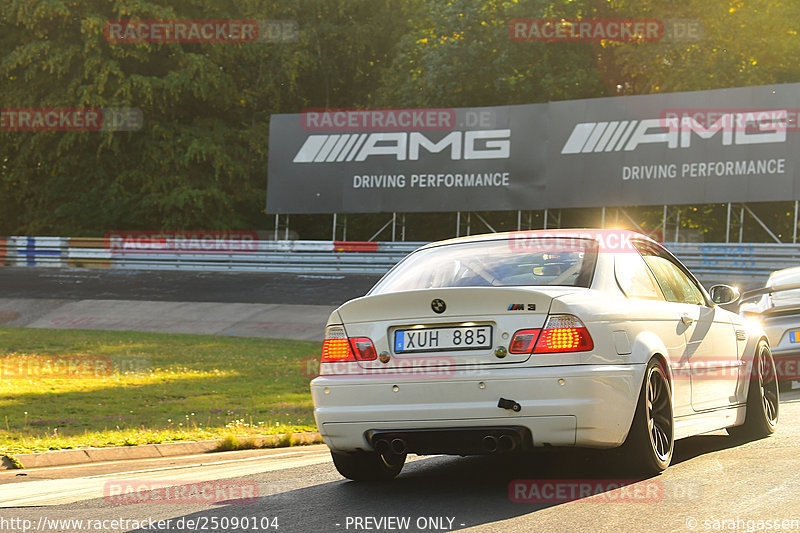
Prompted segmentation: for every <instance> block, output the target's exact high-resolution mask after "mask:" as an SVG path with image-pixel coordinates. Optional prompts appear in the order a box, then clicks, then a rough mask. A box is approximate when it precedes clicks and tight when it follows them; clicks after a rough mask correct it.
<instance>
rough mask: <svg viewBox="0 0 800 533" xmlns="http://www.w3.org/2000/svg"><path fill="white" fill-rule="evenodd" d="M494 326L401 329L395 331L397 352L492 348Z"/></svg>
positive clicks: (395, 349)
mask: <svg viewBox="0 0 800 533" xmlns="http://www.w3.org/2000/svg"><path fill="white" fill-rule="evenodd" d="M491 346H492V326H461V327H447V328H417V329H399V330H397V331H395V332H394V351H395V353H408V352H432V351H443V350H480V349H485V348H491Z"/></svg>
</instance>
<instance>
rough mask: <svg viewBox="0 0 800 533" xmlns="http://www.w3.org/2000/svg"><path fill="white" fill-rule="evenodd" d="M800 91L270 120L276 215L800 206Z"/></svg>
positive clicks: (324, 113) (327, 113) (270, 194)
mask: <svg viewBox="0 0 800 533" xmlns="http://www.w3.org/2000/svg"><path fill="white" fill-rule="evenodd" d="M798 117H800V84H786V85H775V86H763V87H742V88H736V89H720V90H712V91H700V92H687V93H670V94H657V95H646V96H625V97H614V98H596V99H590V100H572V101H564V102H550V103H545V104H529V105H516V106H500V107H483V108H462V109H368V110H364V109H362V110H358V109H321V110H308V111H306V112H304V113H301V114H295V115H273V116H272V118H271V120H270V142H269V176H268V184H267V213H271V214H273V213H281V214H290V213H374V212H435V211H439V212H441V211H495V210H496V211H503V210H534V209H545V208H548V209H554V208H568V207H600V206H606V207H613V206H628V205H661V204H690V203H691V204H701V203H717V202H760V201H778V200H795V199H800V173H799V172H798V169H800V167H798V162H797V159H795V158H794V157H793V154H794V155H797V154H800V136H798V131H797V130H798Z"/></svg>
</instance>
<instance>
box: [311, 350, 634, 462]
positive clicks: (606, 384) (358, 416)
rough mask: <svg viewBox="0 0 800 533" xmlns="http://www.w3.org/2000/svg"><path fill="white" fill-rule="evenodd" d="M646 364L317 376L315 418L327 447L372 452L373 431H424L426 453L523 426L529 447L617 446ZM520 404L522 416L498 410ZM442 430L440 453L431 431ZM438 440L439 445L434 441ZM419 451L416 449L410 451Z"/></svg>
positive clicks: (313, 387) (313, 388) (624, 433)
mask: <svg viewBox="0 0 800 533" xmlns="http://www.w3.org/2000/svg"><path fill="white" fill-rule="evenodd" d="M644 370H645V365H638V364H629V365H573V366H549V367H535V368H505V369H492V370H489V371H486V372H484V373H482V374H481V375H480V376H479V377H476V376H475V374H474V373H470V372H463V373H461V372H460V371H457V370H456V371H454V372H452V373H451V375H448V376H447V378H446V379H445V378H442V377H439V378H438V379H421V378H420V377H392V376H385V375H384V376H368V377H348V376H331V377H319V378H316V379H315V380H313V381H312V382H311V393H312V398H313V400H314V406H315V409H314V416H315V418H316V421H317V426H318V428H319V430H320V433H321V434H322V437H323V438H324V439H325V442H326V444H328V446H329V447H330V448H331V449H333V450H335V451H340V452H350V451H356V450H369V451H373V450H374V449H375V448H374V447H373V443H372V441H371V439H370V437H371V436H372V435H373V434H374V432H376V431H377V432H380V431H390V432H414V431H419V430H426V431H425V432H424V433H425V434H426V436H427V438H426V441H425V442H426V445H425V448H424V453H462V451H452V450H451V449H450V448H451V447H449V446H447V445H445V442H447V440H448V439H447V437H446V436H445V435H444V434H445V432H448V431H453V430H454V429H458V428H462V429H470V428H473V429H476V430H479V431H485V430H486V429H487V428H489V429H491V428H493V427H509V426H514V427H519V428H522V429H523V431H524V432H525V433H526V434H527V433H528V432H529V434H530V441H529V442H527V443H526V445H525V446H524V447H530V446H534V447H535V446H546V445H551V446H582V447H595V448H610V447H615V446H618V445H620V444H622V442H624V440H625V437H626V436H627V434H628V429H629V428H630V425H631V422H632V420H633V414H634V410H635V406H636V402H637V400H638V395H639V390H640V388H641V383H642V379H643V375H644ZM500 398H506V399H511V400H514V401H515V402H517V403H519V404H520V406H521V407H522V408H521V410H520V411H519V412H514V411H512V410H511V409H502V408H499V407H498V406H497V403H498V400H499V399H500ZM436 431H440V432H441V434H442V438H441V441H442V446H441V448H440V449H436V445H435V442H436V440H437V439H436V438H435V436H434V437H430V435H431V434H432V433H435V432H436ZM431 442H433V443H434V445H431V444H430V443H431ZM409 451H413V450H409Z"/></svg>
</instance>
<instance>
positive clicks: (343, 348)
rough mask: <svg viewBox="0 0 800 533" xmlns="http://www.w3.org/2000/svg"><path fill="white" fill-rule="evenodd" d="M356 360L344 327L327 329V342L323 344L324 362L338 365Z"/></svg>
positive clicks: (329, 327)
mask: <svg viewBox="0 0 800 533" xmlns="http://www.w3.org/2000/svg"><path fill="white" fill-rule="evenodd" d="M355 360H356V358H355V357H354V356H353V351H352V350H351V349H350V342H348V340H347V334H346V333H345V331H344V327H342V326H328V327H327V328H325V340H324V341H323V342H322V362H323V363H338V362H340V361H355Z"/></svg>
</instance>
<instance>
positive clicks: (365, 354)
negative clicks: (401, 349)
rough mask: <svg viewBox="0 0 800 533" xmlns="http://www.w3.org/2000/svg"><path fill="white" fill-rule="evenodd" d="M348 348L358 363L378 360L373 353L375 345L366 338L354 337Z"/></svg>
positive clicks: (376, 355)
mask: <svg viewBox="0 0 800 533" xmlns="http://www.w3.org/2000/svg"><path fill="white" fill-rule="evenodd" d="M350 346H351V347H352V348H353V353H354V354H355V356H356V359H358V360H359V361H372V360H374V359H377V358H378V354H377V353H376V352H375V345H374V344H372V340H370V339H369V338H367V337H354V338H352V339H350Z"/></svg>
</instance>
